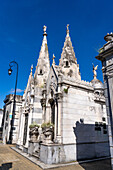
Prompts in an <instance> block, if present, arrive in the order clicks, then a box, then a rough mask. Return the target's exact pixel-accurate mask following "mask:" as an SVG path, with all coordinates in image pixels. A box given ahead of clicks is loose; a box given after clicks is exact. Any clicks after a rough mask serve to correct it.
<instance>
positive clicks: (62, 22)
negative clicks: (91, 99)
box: [0, 0, 113, 108]
mask: <svg viewBox="0 0 113 170" xmlns="http://www.w3.org/2000/svg"><path fill="white" fill-rule="evenodd" d="M112 7H113V1H112V0H109V1H107V0H101V1H100V0H87V1H86V0H70V1H69V0H57V1H54V0H48V1H47V0H43V1H42V0H19V1H15V0H10V1H9V0H4V1H3V0H0V108H2V107H3V100H4V99H5V96H6V95H7V94H9V93H13V90H12V89H14V85H15V77H16V66H14V67H13V72H12V75H11V76H9V75H8V68H9V62H10V61H12V60H15V61H16V62H17V63H18V64H19V77H18V85H17V88H18V89H21V90H20V91H19V93H18V94H21V95H22V94H23V91H22V90H24V89H25V87H26V85H27V80H28V76H29V73H30V67H31V64H33V66H34V69H33V72H34V71H35V66H36V64H37V59H38V56H39V51H40V47H41V43H42V38H43V29H42V28H43V25H46V26H47V33H48V37H47V38H48V48H49V56H50V62H52V55H53V53H54V54H55V57H56V64H58V62H59V58H60V57H61V52H62V47H63V44H64V41H65V35H66V25H67V24H70V27H69V29H70V36H71V40H72V44H73V47H74V51H75V55H76V57H77V62H78V64H79V65H80V72H81V77H82V80H86V81H91V80H92V79H93V72H92V63H94V65H99V67H98V71H97V76H98V79H100V80H101V81H103V78H102V72H101V62H100V61H98V60H96V59H95V56H96V55H98V49H99V48H100V47H102V46H103V44H105V41H104V36H105V35H106V34H107V33H108V32H109V33H110V32H112V31H113V9H112ZM21 91H22V92H21Z"/></svg>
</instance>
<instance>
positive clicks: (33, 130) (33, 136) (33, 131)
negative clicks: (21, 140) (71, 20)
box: [29, 124, 39, 142]
mask: <svg viewBox="0 0 113 170" xmlns="http://www.w3.org/2000/svg"><path fill="white" fill-rule="evenodd" d="M29 128H30V130H29V135H30V141H31V142H37V141H38V136H39V131H38V128H39V125H38V124H31V125H30V126H29Z"/></svg>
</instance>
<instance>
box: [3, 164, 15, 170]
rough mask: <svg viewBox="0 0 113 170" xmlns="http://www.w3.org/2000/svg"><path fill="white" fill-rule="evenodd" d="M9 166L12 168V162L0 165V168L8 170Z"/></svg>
mask: <svg viewBox="0 0 113 170" xmlns="http://www.w3.org/2000/svg"><path fill="white" fill-rule="evenodd" d="M10 168H12V163H5V164H2V166H0V170H8V169H10Z"/></svg>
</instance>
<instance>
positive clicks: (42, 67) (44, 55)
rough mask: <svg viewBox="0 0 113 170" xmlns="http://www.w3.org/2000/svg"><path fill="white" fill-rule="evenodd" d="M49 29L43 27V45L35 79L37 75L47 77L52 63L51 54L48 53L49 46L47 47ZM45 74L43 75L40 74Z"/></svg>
mask: <svg viewBox="0 0 113 170" xmlns="http://www.w3.org/2000/svg"><path fill="white" fill-rule="evenodd" d="M46 30H47V27H46V26H45V25H44V26H43V40H42V45H41V50H40V53H39V58H38V62H37V66H36V71H35V74H34V77H35V76H36V75H46V76H47V74H48V73H49V69H50V61H49V52H48V45H47V33H46ZM40 73H43V74H40Z"/></svg>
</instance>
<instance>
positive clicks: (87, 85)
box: [59, 79, 94, 91]
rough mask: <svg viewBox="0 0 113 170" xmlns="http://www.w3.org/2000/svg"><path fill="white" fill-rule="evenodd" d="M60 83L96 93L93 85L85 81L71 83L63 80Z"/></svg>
mask: <svg viewBox="0 0 113 170" xmlns="http://www.w3.org/2000/svg"><path fill="white" fill-rule="evenodd" d="M59 83H61V84H66V85H69V86H74V87H77V88H81V89H86V90H90V91H94V88H93V86H92V84H91V83H89V82H85V81H83V80H82V81H70V80H66V79H62V80H61V81H60V82H59Z"/></svg>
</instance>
